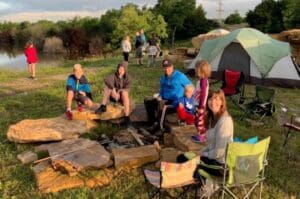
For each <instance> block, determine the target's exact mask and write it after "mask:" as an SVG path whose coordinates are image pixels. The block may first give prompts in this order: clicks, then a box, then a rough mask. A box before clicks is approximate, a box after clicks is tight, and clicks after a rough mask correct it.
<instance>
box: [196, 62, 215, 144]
mask: <svg viewBox="0 0 300 199" xmlns="http://www.w3.org/2000/svg"><path fill="white" fill-rule="evenodd" d="M195 74H196V76H197V77H198V78H199V80H198V82H197V86H196V90H195V101H196V103H197V102H198V106H197V109H196V113H195V126H196V128H197V134H196V135H194V136H192V140H193V141H194V142H201V143H203V142H206V135H205V132H206V128H205V125H204V115H205V114H204V113H205V110H206V102H207V96H208V90H209V83H208V78H209V77H210V75H211V67H210V65H209V63H208V62H207V61H204V60H202V61H200V62H198V63H197V64H196V66H195Z"/></svg>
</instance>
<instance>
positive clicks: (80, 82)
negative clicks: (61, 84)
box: [66, 64, 93, 120]
mask: <svg viewBox="0 0 300 199" xmlns="http://www.w3.org/2000/svg"><path fill="white" fill-rule="evenodd" d="M83 72H84V71H83V68H82V66H81V65H80V64H75V65H74V66H73V74H71V75H70V76H69V77H68V80H67V87H66V88H67V111H66V117H67V119H68V120H72V118H73V115H72V110H71V106H72V101H73V100H75V101H76V102H77V109H78V111H83V105H85V106H88V107H89V108H91V107H92V106H93V101H92V94H91V88H90V85H89V83H88V81H87V79H86V78H85V76H84V75H83Z"/></svg>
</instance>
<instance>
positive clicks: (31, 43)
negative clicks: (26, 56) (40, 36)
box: [25, 41, 33, 48]
mask: <svg viewBox="0 0 300 199" xmlns="http://www.w3.org/2000/svg"><path fill="white" fill-rule="evenodd" d="M31 45H33V42H32V41H27V42H26V44H25V48H28V47H29V46H31Z"/></svg>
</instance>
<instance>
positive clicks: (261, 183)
mask: <svg viewBox="0 0 300 199" xmlns="http://www.w3.org/2000/svg"><path fill="white" fill-rule="evenodd" d="M263 183H264V182H263V181H261V182H260V191H259V199H261V194H262V192H263Z"/></svg>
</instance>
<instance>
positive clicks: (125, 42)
mask: <svg viewBox="0 0 300 199" xmlns="http://www.w3.org/2000/svg"><path fill="white" fill-rule="evenodd" d="M122 50H123V57H124V61H127V62H128V61H129V53H130V51H131V43H130V37H129V36H128V35H126V36H125V37H124V40H123V41H122Z"/></svg>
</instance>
